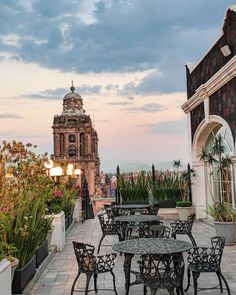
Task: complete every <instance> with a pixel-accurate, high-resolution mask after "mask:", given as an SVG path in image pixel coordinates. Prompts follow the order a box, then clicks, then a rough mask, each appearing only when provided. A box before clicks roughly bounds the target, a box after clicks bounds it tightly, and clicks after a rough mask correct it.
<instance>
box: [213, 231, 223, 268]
mask: <svg viewBox="0 0 236 295" xmlns="http://www.w3.org/2000/svg"><path fill="white" fill-rule="evenodd" d="M211 245H212V248H213V249H214V254H215V255H217V256H218V258H217V262H218V265H220V263H221V258H222V254H223V251H224V246H225V238H224V237H220V236H217V237H212V238H211Z"/></svg>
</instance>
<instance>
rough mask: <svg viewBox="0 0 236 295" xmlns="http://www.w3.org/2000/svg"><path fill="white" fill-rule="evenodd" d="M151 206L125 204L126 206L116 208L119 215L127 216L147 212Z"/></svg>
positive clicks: (115, 206)
mask: <svg viewBox="0 0 236 295" xmlns="http://www.w3.org/2000/svg"><path fill="white" fill-rule="evenodd" d="M149 206H150V205H149V204H124V205H114V206H112V208H114V209H115V210H116V211H117V215H125V214H126V215H127V214H135V212H142V211H144V210H145V211H147V212H148V208H149Z"/></svg>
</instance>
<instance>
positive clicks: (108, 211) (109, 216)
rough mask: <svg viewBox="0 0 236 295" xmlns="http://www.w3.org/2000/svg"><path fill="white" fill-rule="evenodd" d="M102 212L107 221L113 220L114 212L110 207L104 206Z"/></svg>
mask: <svg viewBox="0 0 236 295" xmlns="http://www.w3.org/2000/svg"><path fill="white" fill-rule="evenodd" d="M104 210H105V212H106V214H107V217H108V219H111V220H113V219H114V217H115V215H114V211H113V209H112V207H111V205H107V204H104Z"/></svg>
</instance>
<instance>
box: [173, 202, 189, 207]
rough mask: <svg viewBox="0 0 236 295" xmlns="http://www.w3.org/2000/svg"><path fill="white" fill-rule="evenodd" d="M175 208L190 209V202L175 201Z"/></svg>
mask: <svg viewBox="0 0 236 295" xmlns="http://www.w3.org/2000/svg"><path fill="white" fill-rule="evenodd" d="M176 206H177V207H191V206H192V202H190V201H177V202H176Z"/></svg>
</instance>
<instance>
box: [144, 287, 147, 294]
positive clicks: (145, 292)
mask: <svg viewBox="0 0 236 295" xmlns="http://www.w3.org/2000/svg"><path fill="white" fill-rule="evenodd" d="M146 294H147V287H146V286H145V285H143V295H146Z"/></svg>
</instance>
